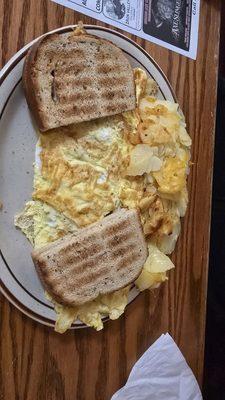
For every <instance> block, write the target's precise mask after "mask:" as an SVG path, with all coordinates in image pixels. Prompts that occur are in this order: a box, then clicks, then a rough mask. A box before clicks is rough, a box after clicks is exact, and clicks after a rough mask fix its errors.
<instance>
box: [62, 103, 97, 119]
mask: <svg viewBox="0 0 225 400" xmlns="http://www.w3.org/2000/svg"><path fill="white" fill-rule="evenodd" d="M81 104H82V103H80V104H72V105H71V104H68V107H67V104H65V105H64V108H62V109H60V110H59V113H60V115H62V116H63V117H64V118H69V117H71V116H74V115H79V116H80V119H82V118H81V117H82V114H83V115H85V113H86V112H87V110H88V112H89V113H90V114H91V115H96V104H87V105H83V106H82V105H81Z"/></svg>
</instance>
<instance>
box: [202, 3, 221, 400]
mask: <svg viewBox="0 0 225 400" xmlns="http://www.w3.org/2000/svg"><path fill="white" fill-rule="evenodd" d="M222 8H223V9H222V14H221V18H222V20H221V37H220V64H219V79H218V101H217V120H216V137H215V158H214V177H213V199H212V200H213V201H212V223H211V243H210V261H209V280H208V299H207V320H206V343H205V345H206V347H205V371H204V385H203V398H204V399H206V400H208V399H209V400H225V3H224V2H223V6H222Z"/></svg>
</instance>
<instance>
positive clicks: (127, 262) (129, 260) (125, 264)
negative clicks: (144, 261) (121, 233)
mask: <svg viewBox="0 0 225 400" xmlns="http://www.w3.org/2000/svg"><path fill="white" fill-rule="evenodd" d="M139 257H140V255H139V254H131V255H129V256H128V257H126V258H124V259H123V260H121V261H120V262H119V264H118V266H117V270H118V271H119V270H121V269H125V268H127V267H128V266H129V265H130V264H131V263H132V262H135V261H137V260H138V259H139Z"/></svg>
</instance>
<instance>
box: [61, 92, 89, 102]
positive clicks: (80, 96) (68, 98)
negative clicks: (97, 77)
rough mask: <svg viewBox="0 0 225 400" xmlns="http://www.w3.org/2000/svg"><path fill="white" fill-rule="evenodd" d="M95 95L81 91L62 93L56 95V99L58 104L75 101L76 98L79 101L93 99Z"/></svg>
mask: <svg viewBox="0 0 225 400" xmlns="http://www.w3.org/2000/svg"><path fill="white" fill-rule="evenodd" d="M94 99H95V97H94V94H93V92H88V91H87V92H85V93H83V92H81V93H77V94H63V95H61V96H59V95H58V101H59V103H60V104H71V102H75V101H78V100H81V101H85V100H87V101H94Z"/></svg>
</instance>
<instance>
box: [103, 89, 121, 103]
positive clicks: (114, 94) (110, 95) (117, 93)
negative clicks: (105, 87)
mask: <svg viewBox="0 0 225 400" xmlns="http://www.w3.org/2000/svg"><path fill="white" fill-rule="evenodd" d="M102 97H103V98H104V99H106V100H113V99H114V100H115V99H116V98H119V99H123V98H124V97H125V93H124V91H123V90H122V89H120V90H118V89H116V90H109V91H108V92H103V93H102Z"/></svg>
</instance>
